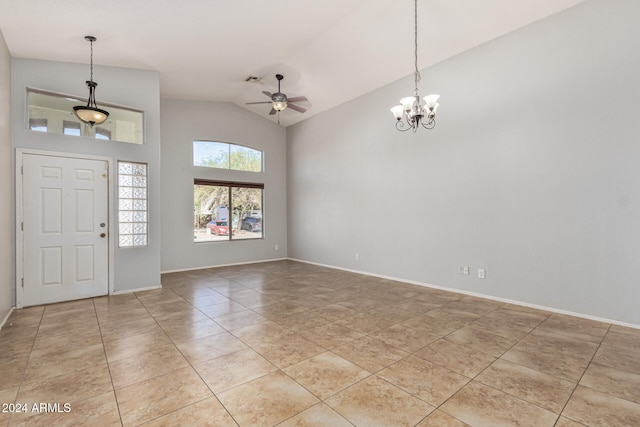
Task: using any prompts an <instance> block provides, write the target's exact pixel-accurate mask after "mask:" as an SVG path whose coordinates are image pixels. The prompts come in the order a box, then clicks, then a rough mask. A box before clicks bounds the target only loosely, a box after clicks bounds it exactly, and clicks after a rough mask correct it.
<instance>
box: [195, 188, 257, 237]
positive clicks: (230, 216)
mask: <svg viewBox="0 0 640 427" xmlns="http://www.w3.org/2000/svg"><path fill="white" fill-rule="evenodd" d="M263 190H264V185H263V184H248V183H237V182H219V181H204V180H196V181H195V182H194V185H193V228H194V233H193V236H194V240H195V241H196V242H211V241H228V240H247V239H261V238H262V236H263V223H264V221H263V219H264V218H263V215H262V192H263Z"/></svg>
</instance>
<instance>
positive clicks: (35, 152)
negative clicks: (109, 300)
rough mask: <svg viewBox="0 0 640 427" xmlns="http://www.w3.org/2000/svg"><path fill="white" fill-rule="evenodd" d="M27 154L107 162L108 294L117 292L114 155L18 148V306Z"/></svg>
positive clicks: (20, 304) (21, 296)
mask: <svg viewBox="0 0 640 427" xmlns="http://www.w3.org/2000/svg"><path fill="white" fill-rule="evenodd" d="M25 154H30V155H39V156H51V157H66V158H71V159H86V160H99V161H103V162H106V163H107V168H108V169H107V170H108V173H109V179H108V183H107V185H108V189H107V193H108V194H107V203H108V216H109V229H108V233H109V234H108V236H109V260H108V264H109V265H108V270H109V273H108V274H109V283H108V291H107V295H111V294H112V293H113V292H115V283H114V277H115V264H114V260H115V246H114V241H115V238H112V236H115V233H114V225H115V217H114V215H115V213H114V209H113V207H114V206H115V204H114V186H113V176H114V172H113V167H114V160H113V157H108V156H94V155H90V154H77V153H66V152H57V151H44V150H34V149H30V148H16V163H15V165H16V166H15V191H16V193H15V195H16V206H15V208H16V248H15V249H16V252H15V256H16V308H23V305H24V301H23V299H24V291H23V287H22V286H21V284H22V279H23V277H24V259H23V255H24V242H23V231H22V227H21V224H22V221H23V213H22V204H23V200H22V190H23V188H22V158H23V156H24V155H25Z"/></svg>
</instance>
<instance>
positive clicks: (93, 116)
mask: <svg viewBox="0 0 640 427" xmlns="http://www.w3.org/2000/svg"><path fill="white" fill-rule="evenodd" d="M84 39H85V40H86V41H88V42H89V43H91V79H90V80H87V87H89V99H88V100H87V105H86V106H85V105H77V106H75V107H73V111H75V113H76V115H77V116H78V118H79V119H80V120H82V121H83V122H85V123H89V124H90V125H91V126H93V125H95V124H100V123H102V122H104V121H105V120H107V117H109V112H108V111H106V110H102V109H100V108H98V105H97V104H96V86H98V83H96V82H94V81H93V42H94V41H96V38H95V37H93V36H85V38H84Z"/></svg>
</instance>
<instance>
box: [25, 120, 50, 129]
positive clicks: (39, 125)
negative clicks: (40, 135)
mask: <svg viewBox="0 0 640 427" xmlns="http://www.w3.org/2000/svg"><path fill="white" fill-rule="evenodd" d="M29 129H31V130H35V131H38V132H46V131H47V119H29Z"/></svg>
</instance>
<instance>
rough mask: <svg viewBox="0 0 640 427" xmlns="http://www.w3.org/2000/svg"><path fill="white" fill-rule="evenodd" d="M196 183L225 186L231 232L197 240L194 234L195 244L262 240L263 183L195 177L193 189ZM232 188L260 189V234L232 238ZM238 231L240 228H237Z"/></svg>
mask: <svg viewBox="0 0 640 427" xmlns="http://www.w3.org/2000/svg"><path fill="white" fill-rule="evenodd" d="M196 185H200V186H212V187H226V188H227V191H228V193H227V194H228V204H227V205H228V206H227V209H228V210H229V220H228V222H229V223H230V224H231V225H230V228H231V232H230V233H228V235H227V236H226V238H225V239H215V240H208V239H207V240H197V239H196V238H195V237H196V236H194V243H195V244H201V243H217V242H237V241H248V240H264V238H265V237H264V233H265V231H264V189H265V185H264V183H257V182H239V181H221V180H212V179H200V178H195V179H194V180H193V186H194V190H195V186H196ZM234 188H250V189H259V190H260V212H261V214H260V217H261V221H260V222H261V224H262V226H261V231H260V235H259V236H258V237H235V238H234V232H233V230H234V211H235V209H234V202H233V189H234ZM195 215H196V213H195V211H194V216H195ZM194 219H195V218H194ZM241 221H242V218H239V219H238V222H239V224H238V228H240V227H241ZM237 231H240V230H237Z"/></svg>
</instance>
